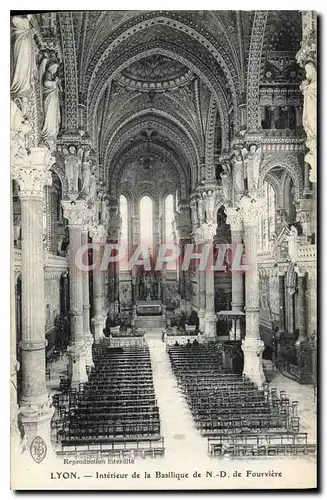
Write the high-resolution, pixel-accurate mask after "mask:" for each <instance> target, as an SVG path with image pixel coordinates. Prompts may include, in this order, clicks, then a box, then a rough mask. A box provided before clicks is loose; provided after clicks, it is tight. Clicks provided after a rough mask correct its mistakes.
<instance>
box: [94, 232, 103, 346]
mask: <svg viewBox="0 0 327 500" xmlns="http://www.w3.org/2000/svg"><path fill="white" fill-rule="evenodd" d="M90 236H91V238H92V240H93V243H97V244H99V245H101V246H100V248H99V250H95V249H93V266H94V269H93V301H94V303H93V313H94V316H93V318H92V323H93V332H94V342H95V343H98V342H100V340H101V339H102V338H103V337H104V335H103V329H104V327H105V321H106V311H105V306H104V275H105V272H106V270H101V264H102V258H103V250H104V244H105V237H106V230H105V227H104V226H103V225H95V226H90Z"/></svg>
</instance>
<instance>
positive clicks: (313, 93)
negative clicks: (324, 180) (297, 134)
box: [300, 61, 317, 182]
mask: <svg viewBox="0 0 327 500" xmlns="http://www.w3.org/2000/svg"><path fill="white" fill-rule="evenodd" d="M305 73H306V80H304V82H302V84H301V86H300V90H301V91H302V93H303V97H304V104H303V117H302V121H303V128H304V130H305V133H306V135H307V141H306V146H307V148H308V149H309V152H308V153H307V154H306V155H305V158H304V160H305V161H306V162H307V163H309V165H310V166H311V169H312V174H311V175H310V180H312V181H313V182H315V175H316V148H317V145H316V140H317V72H316V68H315V66H314V64H313V63H312V62H311V61H310V62H307V63H306V65H305ZM310 173H311V172H310Z"/></svg>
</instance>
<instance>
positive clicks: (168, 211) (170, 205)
mask: <svg viewBox="0 0 327 500" xmlns="http://www.w3.org/2000/svg"><path fill="white" fill-rule="evenodd" d="M173 224H174V197H173V195H172V194H169V195H168V196H167V197H166V200H165V240H166V243H175V239H176V234H174V226H173ZM167 269H176V261H174V262H169V263H168V264H167Z"/></svg>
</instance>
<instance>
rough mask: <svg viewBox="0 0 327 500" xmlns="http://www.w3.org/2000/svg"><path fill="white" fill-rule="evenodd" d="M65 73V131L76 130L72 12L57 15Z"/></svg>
mask: <svg viewBox="0 0 327 500" xmlns="http://www.w3.org/2000/svg"><path fill="white" fill-rule="evenodd" d="M59 23H60V32H61V45H62V52H63V63H64V73H65V120H64V122H65V127H64V128H65V129H66V130H77V129H78V76H77V74H78V73H77V58H76V47H75V35H74V24H73V18H72V12H60V14H59Z"/></svg>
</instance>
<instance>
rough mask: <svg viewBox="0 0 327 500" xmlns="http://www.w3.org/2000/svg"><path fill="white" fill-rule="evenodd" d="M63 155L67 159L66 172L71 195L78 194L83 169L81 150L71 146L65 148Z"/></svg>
mask: <svg viewBox="0 0 327 500" xmlns="http://www.w3.org/2000/svg"><path fill="white" fill-rule="evenodd" d="M63 154H64V157H65V172H66V178H67V183H68V192H69V193H78V188H79V185H78V180H79V178H80V168H81V153H80V150H79V151H77V147H76V146H75V145H74V144H71V145H70V146H69V147H68V150H67V149H66V148H63Z"/></svg>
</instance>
